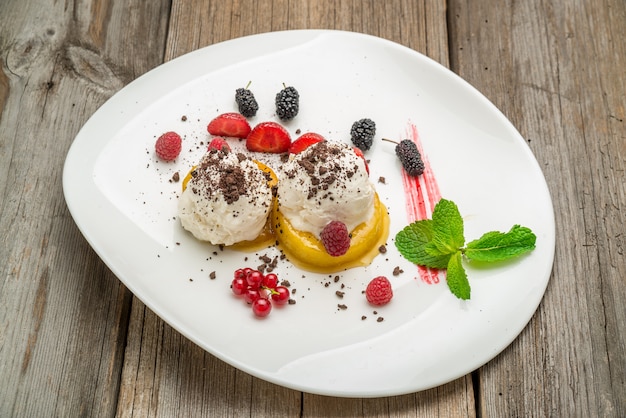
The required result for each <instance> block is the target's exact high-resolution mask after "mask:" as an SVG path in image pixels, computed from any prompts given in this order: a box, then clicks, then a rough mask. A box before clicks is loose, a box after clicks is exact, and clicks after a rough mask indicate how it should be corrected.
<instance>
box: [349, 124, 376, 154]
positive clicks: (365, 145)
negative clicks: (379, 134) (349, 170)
mask: <svg viewBox="0 0 626 418" xmlns="http://www.w3.org/2000/svg"><path fill="white" fill-rule="evenodd" d="M375 134H376V123H375V122H374V121H373V120H371V119H368V118H365V119H360V120H357V121H356V122H354V123H353V124H352V129H350V137H351V138H352V143H353V144H354V145H355V146H356V147H357V148H359V149H360V150H361V151H367V150H368V149H370V148H371V147H372V144H373V143H374V135H375Z"/></svg>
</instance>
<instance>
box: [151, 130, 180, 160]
mask: <svg viewBox="0 0 626 418" xmlns="http://www.w3.org/2000/svg"><path fill="white" fill-rule="evenodd" d="M181 148H182V139H181V138H180V135H178V134H177V133H176V132H166V133H164V134H163V135H161V136H160V137H159V139H157V140H156V143H155V144H154V149H155V150H156V153H157V155H158V156H159V158H161V159H162V160H165V161H173V160H175V159H176V157H178V154H180V150H181Z"/></svg>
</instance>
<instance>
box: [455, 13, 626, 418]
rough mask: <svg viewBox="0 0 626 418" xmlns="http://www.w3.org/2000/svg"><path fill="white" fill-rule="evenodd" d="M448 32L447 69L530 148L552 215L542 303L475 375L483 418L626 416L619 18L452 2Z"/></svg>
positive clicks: (624, 54)
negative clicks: (501, 417)
mask: <svg viewBox="0 0 626 418" xmlns="http://www.w3.org/2000/svg"><path fill="white" fill-rule="evenodd" d="M450 19H451V21H452V24H451V25H450V27H451V28H454V29H453V30H452V31H451V38H452V39H453V44H452V45H453V46H452V47H451V56H452V57H453V59H452V66H453V69H454V70H455V71H457V72H458V73H459V74H460V75H461V76H463V77H465V78H466V79H468V80H469V81H470V82H471V83H472V84H474V85H475V86H476V87H477V88H478V89H479V90H481V91H482V92H484V93H485V94H486V95H487V96H488V97H489V98H490V99H492V100H493V101H494V102H495V104H496V105H497V106H498V107H499V108H500V109H502V110H503V112H504V113H505V115H507V116H508V117H509V118H510V119H511V120H512V121H513V123H514V124H515V125H516V126H517V127H518V129H520V131H521V133H522V135H523V136H524V137H525V138H527V139H528V142H529V146H530V147H531V149H532V150H533V152H534V153H535V155H536V156H537V159H538V160H539V163H540V165H541V167H542V169H543V171H544V174H545V176H546V179H547V181H548V186H549V189H550V192H551V194H552V197H553V200H554V211H555V215H556V230H557V244H556V259H555V265H554V269H553V274H552V277H551V281H550V284H549V287H548V290H547V292H546V295H545V297H544V300H543V302H542V305H541V306H540V308H539V310H538V312H537V313H536V315H535V317H534V318H533V320H532V321H531V323H530V325H529V326H528V327H527V328H526V329H525V330H524V332H523V333H522V335H521V336H520V337H519V338H518V339H517V340H516V341H515V342H514V343H513V344H512V345H511V346H510V347H509V348H508V349H507V350H505V352H504V353H503V354H502V355H501V356H499V357H498V358H497V359H496V360H495V361H492V362H491V363H489V364H488V365H487V366H486V367H484V368H482V369H481V371H480V376H481V379H480V409H481V413H482V414H483V415H484V416H494V415H497V411H502V410H505V411H509V412H510V414H511V415H512V416H529V415H535V416H554V415H559V416H615V417H617V416H624V415H626V386H625V376H626V373H625V366H626V355H625V353H626V350H625V348H626V347H625V343H624V335H625V332H626V329H625V327H626V309H625V305H624V304H623V303H620V302H619V301H620V300H624V298H625V297H626V287H625V286H624V284H625V280H626V259H625V256H624V223H625V221H626V215H625V212H624V209H625V204H626V200H625V192H624V191H625V186H624V184H626V176H625V172H624V169H625V168H626V163H625V160H626V125H625V123H624V116H625V115H624V112H625V111H624V105H625V101H624V92H625V91H626V89H625V87H626V86H625V77H624V70H623V68H624V65H625V64H626V62H625V61H626V46H625V43H624V39H623V36H621V35H620V33H622V34H623V29H624V27H626V26H625V24H626V4H625V3H624V2H620V1H599V2H575V3H567V4H563V5H555V4H551V3H549V2H542V1H528V2H506V4H503V5H502V6H501V7H497V8H494V7H491V6H488V5H487V3H484V2H483V3H480V4H472V6H471V9H470V8H469V6H468V5H467V4H464V2H453V3H452V6H451V16H450ZM494 51H496V52H495V53H494Z"/></svg>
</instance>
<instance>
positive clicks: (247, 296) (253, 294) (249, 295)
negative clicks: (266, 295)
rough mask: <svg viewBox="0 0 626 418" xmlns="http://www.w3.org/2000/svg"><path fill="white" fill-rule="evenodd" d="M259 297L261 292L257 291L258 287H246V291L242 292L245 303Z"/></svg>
mask: <svg viewBox="0 0 626 418" xmlns="http://www.w3.org/2000/svg"><path fill="white" fill-rule="evenodd" d="M260 297H261V292H260V291H259V289H252V288H250V287H249V288H247V289H246V291H245V292H244V293H243V300H245V301H246V303H249V304H250V303H253V302H254V301H255V300H257V299H259V298H260Z"/></svg>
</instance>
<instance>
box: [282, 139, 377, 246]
mask: <svg viewBox="0 0 626 418" xmlns="http://www.w3.org/2000/svg"><path fill="white" fill-rule="evenodd" d="M375 195H376V191H375V189H374V186H373V184H372V183H371V182H370V179H369V175H368V173H367V170H366V168H365V161H363V159H362V158H361V157H359V156H358V155H356V154H355V153H354V151H353V150H352V148H351V147H350V146H348V145H346V144H343V143H333V142H328V141H324V142H319V143H317V144H314V145H312V146H310V147H309V148H307V149H306V150H304V151H303V152H301V153H300V154H295V155H294V156H293V158H291V159H290V160H289V161H288V162H287V163H285V164H284V165H283V167H282V170H281V174H280V181H279V183H278V196H279V204H280V211H281V213H282V215H283V216H284V217H285V218H287V220H289V222H290V223H291V225H292V226H293V227H294V228H295V229H297V230H299V231H304V232H310V233H312V234H314V235H315V236H317V237H319V235H320V232H321V231H322V229H324V227H325V226H326V225H327V224H328V223H329V222H331V221H341V222H343V223H344V224H346V227H347V228H348V231H352V230H353V229H354V228H356V227H357V226H358V225H359V224H361V223H363V222H366V221H367V220H369V219H370V218H371V217H372V215H373V213H374V196H375Z"/></svg>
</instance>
